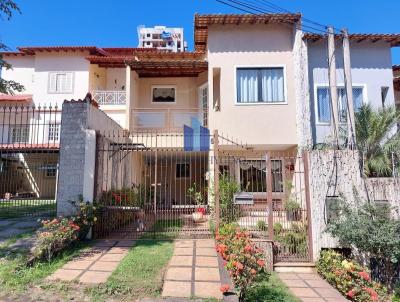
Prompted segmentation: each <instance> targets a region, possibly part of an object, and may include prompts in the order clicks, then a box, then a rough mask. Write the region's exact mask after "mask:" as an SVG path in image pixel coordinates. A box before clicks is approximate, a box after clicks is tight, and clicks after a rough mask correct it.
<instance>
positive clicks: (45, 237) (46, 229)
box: [30, 218, 80, 262]
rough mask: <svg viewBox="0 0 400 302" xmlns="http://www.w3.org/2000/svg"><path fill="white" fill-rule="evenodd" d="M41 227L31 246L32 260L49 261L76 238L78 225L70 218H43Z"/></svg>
mask: <svg viewBox="0 0 400 302" xmlns="http://www.w3.org/2000/svg"><path fill="white" fill-rule="evenodd" d="M42 225H43V228H42V229H41V230H40V231H39V232H38V236H37V241H36V244H35V246H34V248H33V251H32V254H33V258H31V259H30V262H33V261H34V260H47V261H50V260H51V259H52V258H53V257H54V256H55V255H57V254H58V253H59V252H61V251H62V250H64V249H65V248H66V247H68V246H69V245H71V243H72V242H74V241H75V240H77V238H78V234H79V230H80V227H79V226H78V225H77V224H76V223H75V222H74V221H73V220H71V219H67V218H60V219H57V218H54V219H53V220H43V221H42Z"/></svg>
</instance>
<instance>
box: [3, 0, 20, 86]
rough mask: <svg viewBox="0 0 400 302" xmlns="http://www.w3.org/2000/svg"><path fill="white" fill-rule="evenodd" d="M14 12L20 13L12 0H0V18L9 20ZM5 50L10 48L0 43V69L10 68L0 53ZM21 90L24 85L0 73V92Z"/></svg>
mask: <svg viewBox="0 0 400 302" xmlns="http://www.w3.org/2000/svg"><path fill="white" fill-rule="evenodd" d="M14 12H18V13H21V11H20V9H19V7H18V6H17V4H16V3H15V2H14V1H12V0H0V19H3V20H4V19H6V20H10V19H11V17H12V15H13V13H14ZM7 50H10V49H9V48H8V47H7V46H6V45H5V44H3V43H0V70H2V69H6V70H9V69H12V66H11V64H9V63H7V62H6V61H4V59H3V55H2V54H1V51H7ZM23 90H24V86H22V85H21V84H19V83H17V82H15V81H12V80H5V79H3V78H2V77H1V73H0V93H5V94H14V92H15V91H18V92H21V91H23Z"/></svg>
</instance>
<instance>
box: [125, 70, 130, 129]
mask: <svg viewBox="0 0 400 302" xmlns="http://www.w3.org/2000/svg"><path fill="white" fill-rule="evenodd" d="M125 93H126V120H125V127H126V129H128V130H130V125H131V67H130V66H129V65H126V83H125Z"/></svg>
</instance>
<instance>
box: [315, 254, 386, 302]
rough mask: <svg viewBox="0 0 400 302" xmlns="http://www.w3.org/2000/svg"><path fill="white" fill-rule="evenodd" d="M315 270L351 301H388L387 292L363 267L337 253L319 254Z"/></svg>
mask: <svg viewBox="0 0 400 302" xmlns="http://www.w3.org/2000/svg"><path fill="white" fill-rule="evenodd" d="M316 268H317V271H318V273H320V274H321V275H322V276H323V277H324V278H325V279H326V280H327V281H328V282H329V283H330V284H331V285H332V286H334V287H336V288H337V289H338V290H339V291H340V292H341V293H342V294H343V295H344V296H346V297H347V298H348V299H350V300H351V301H356V302H373V301H382V302H383V301H390V300H389V297H388V295H387V290H386V289H385V288H384V287H383V286H382V285H381V284H379V283H377V282H375V281H373V280H372V279H371V276H370V274H369V272H368V271H367V270H366V269H365V268H364V267H362V266H361V265H359V264H357V263H355V262H352V261H349V260H347V259H345V258H344V257H343V256H342V255H340V254H339V253H337V252H334V251H323V252H321V256H320V258H319V260H318V262H317V263H316Z"/></svg>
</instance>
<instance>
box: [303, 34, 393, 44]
mask: <svg viewBox="0 0 400 302" xmlns="http://www.w3.org/2000/svg"><path fill="white" fill-rule="evenodd" d="M326 37H327V35H324V34H311V33H306V34H305V35H304V39H307V40H310V41H312V42H315V41H319V40H322V39H326ZM341 37H342V36H341V35H335V38H336V39H340V38H341ZM349 39H350V41H353V42H357V43H360V42H363V41H370V42H373V43H375V42H378V41H384V42H387V43H389V44H390V46H392V47H396V46H400V34H357V33H355V34H349Z"/></svg>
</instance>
